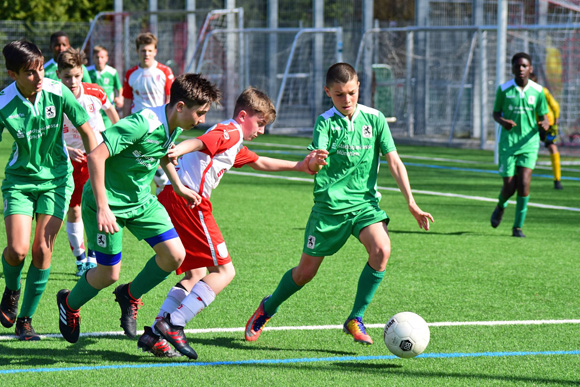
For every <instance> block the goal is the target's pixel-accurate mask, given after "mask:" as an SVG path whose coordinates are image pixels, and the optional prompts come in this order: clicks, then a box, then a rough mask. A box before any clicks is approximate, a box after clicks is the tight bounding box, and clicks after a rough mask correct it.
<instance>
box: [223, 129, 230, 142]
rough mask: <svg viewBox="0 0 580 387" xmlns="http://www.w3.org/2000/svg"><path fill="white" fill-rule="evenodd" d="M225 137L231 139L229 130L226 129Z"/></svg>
mask: <svg viewBox="0 0 580 387" xmlns="http://www.w3.org/2000/svg"><path fill="white" fill-rule="evenodd" d="M224 138H225V139H226V140H229V139H230V134H229V133H228V131H227V130H224Z"/></svg>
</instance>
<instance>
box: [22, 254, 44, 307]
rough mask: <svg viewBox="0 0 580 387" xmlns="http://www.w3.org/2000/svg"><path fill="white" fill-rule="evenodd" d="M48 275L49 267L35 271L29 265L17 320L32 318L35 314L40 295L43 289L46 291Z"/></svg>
mask: <svg viewBox="0 0 580 387" xmlns="http://www.w3.org/2000/svg"><path fill="white" fill-rule="evenodd" d="M23 263H24V262H23ZM49 274H50V267H49V268H48V269H44V270H41V269H37V268H36V267H35V266H34V265H33V264H32V263H30V267H29V268H28V274H26V286H25V288H24V297H23V299H22V306H21V308H20V313H18V318H22V317H32V315H33V314H34V312H36V308H37V307H38V303H39V302H40V298H41V297H42V293H44V289H46V283H47V282H48V275H49Z"/></svg>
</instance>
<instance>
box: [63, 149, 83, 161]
mask: <svg viewBox="0 0 580 387" xmlns="http://www.w3.org/2000/svg"><path fill="white" fill-rule="evenodd" d="M67 150H68V156H69V157H70V159H71V160H72V161H74V162H77V163H82V162H83V161H86V160H87V155H86V154H85V152H84V151H82V150H80V149H76V148H68V147H67Z"/></svg>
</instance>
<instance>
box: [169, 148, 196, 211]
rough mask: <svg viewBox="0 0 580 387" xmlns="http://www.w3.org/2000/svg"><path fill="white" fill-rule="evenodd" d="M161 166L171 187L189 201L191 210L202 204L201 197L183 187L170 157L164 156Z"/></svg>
mask: <svg viewBox="0 0 580 387" xmlns="http://www.w3.org/2000/svg"><path fill="white" fill-rule="evenodd" d="M160 165H161V168H163V171H164V172H165V174H166V175H167V177H168V178H169V181H170V182H171V186H172V187H173V190H174V191H175V193H176V194H178V195H179V196H181V197H183V198H185V199H186V200H187V205H188V206H189V208H193V207H195V206H197V205H198V204H199V203H201V196H200V195H199V194H198V193H197V192H195V191H193V190H191V189H189V188H187V187H186V186H185V185H183V183H182V182H181V179H180V178H179V175H178V174H177V170H176V169H175V166H174V165H173V163H172V162H171V161H170V160H169V157H168V156H163V157H162V158H161V160H160Z"/></svg>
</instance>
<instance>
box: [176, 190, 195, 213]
mask: <svg viewBox="0 0 580 387" xmlns="http://www.w3.org/2000/svg"><path fill="white" fill-rule="evenodd" d="M175 193H176V194H178V195H179V196H181V197H183V198H185V200H187V206H188V207H189V208H194V207H195V206H197V205H198V204H200V203H201V196H200V195H199V194H198V193H197V192H195V191H194V190H192V189H189V188H187V187H186V186H182V187H180V188H178V189H177V190H175Z"/></svg>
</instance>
